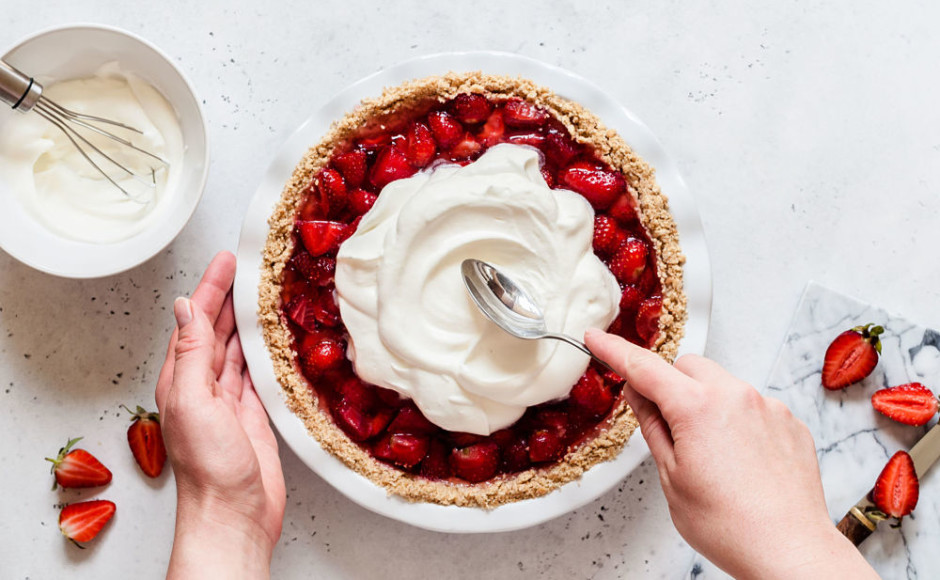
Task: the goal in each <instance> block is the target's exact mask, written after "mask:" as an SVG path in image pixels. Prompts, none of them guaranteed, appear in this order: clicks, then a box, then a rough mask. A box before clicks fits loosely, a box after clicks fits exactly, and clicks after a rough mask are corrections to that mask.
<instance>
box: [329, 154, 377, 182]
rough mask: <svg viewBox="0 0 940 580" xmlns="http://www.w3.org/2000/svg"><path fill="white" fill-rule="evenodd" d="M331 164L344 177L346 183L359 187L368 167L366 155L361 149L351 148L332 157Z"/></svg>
mask: <svg viewBox="0 0 940 580" xmlns="http://www.w3.org/2000/svg"><path fill="white" fill-rule="evenodd" d="M333 164H334V165H335V166H336V168H337V169H339V172H340V173H342V174H343V177H344V178H346V185H347V186H349V187H352V188H355V187H359V186H361V185H362V182H363V181H365V179H366V170H367V169H368V156H367V155H366V152H365V151H363V150H362V149H353V150H352V151H349V152H347V153H342V154H340V155H337V156H336V157H334V158H333Z"/></svg>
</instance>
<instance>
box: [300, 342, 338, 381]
mask: <svg viewBox="0 0 940 580" xmlns="http://www.w3.org/2000/svg"><path fill="white" fill-rule="evenodd" d="M344 360H346V352H345V350H344V349H343V345H342V344H340V342H339V341H337V340H333V339H331V338H325V339H323V340H321V341H320V342H318V343H316V344H314V345H313V346H312V347H310V348H308V349H307V350H305V351H303V352H302V353H300V368H301V369H303V371H304V375H306V377H307V378H309V379H316V378H317V377H319V376H320V375H322V374H323V373H325V372H328V371H331V370H335V369H337V368H339V366H340V365H341V364H342V363H343V361H344Z"/></svg>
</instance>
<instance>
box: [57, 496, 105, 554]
mask: <svg viewBox="0 0 940 580" xmlns="http://www.w3.org/2000/svg"><path fill="white" fill-rule="evenodd" d="M116 511H117V506H116V505H114V502H113V501H108V500H106V499H95V500H91V501H82V502H78V503H71V504H69V505H67V506H65V507H64V508H62V511H61V512H60V513H59V530H61V531H62V535H63V536H65V537H66V538H68V539H69V541H71V542H72V543H73V544H75V545H76V546H78V547H79V548H82V549H84V548H85V546H83V545H81V544H80V543H79V542H90V541H91V540H93V539H95V536H97V535H98V532H100V531H101V528H103V527H104V525H105V524H106V523H108V522H109V521H111V518H112V517H113V516H114V512H116Z"/></svg>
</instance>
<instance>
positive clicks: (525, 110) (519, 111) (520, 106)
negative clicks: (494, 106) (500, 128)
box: [503, 98, 549, 128]
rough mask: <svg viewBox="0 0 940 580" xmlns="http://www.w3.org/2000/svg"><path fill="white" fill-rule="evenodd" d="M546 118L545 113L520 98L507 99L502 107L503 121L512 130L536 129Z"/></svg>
mask: <svg viewBox="0 0 940 580" xmlns="http://www.w3.org/2000/svg"><path fill="white" fill-rule="evenodd" d="M548 118H549V117H548V113H547V112H545V111H544V110H542V109H540V108H538V107H536V106H535V105H533V104H532V103H529V102H527V101H523V100H522V99H520V98H512V99H509V100H508V101H506V105H505V106H504V107H503V119H504V120H505V121H506V125H508V126H510V127H513V128H531V127H538V126H540V125H544V124H545V122H546V121H548Z"/></svg>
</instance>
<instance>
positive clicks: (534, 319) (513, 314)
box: [460, 258, 617, 373]
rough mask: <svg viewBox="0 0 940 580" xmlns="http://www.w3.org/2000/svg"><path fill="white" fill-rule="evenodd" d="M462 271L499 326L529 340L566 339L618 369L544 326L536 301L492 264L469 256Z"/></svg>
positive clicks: (577, 342)
mask: <svg viewBox="0 0 940 580" xmlns="http://www.w3.org/2000/svg"><path fill="white" fill-rule="evenodd" d="M460 272H461V273H462V274H463V282H464V284H465V285H466V286H467V291H468V292H469V293H470V298H472V299H473V301H474V302H475V303H476V305H477V306H478V307H479V308H480V310H481V311H482V312H483V314H484V315H486V317H487V318H489V319H490V320H492V321H493V322H494V323H496V326H498V327H500V328H502V329H503V330H505V331H506V332H508V333H509V334H511V335H513V336H515V337H518V338H523V339H526V340H535V339H539V338H552V339H555V340H560V341H562V342H567V343H568V344H570V345H571V346H573V347H575V348H577V349H578V350H580V351H582V352H583V353H584V354H587V355H589V356H591V357H592V358H593V359H594V360H596V361H597V362H599V363H601V364H602V365H604V366H605V367H606V368H608V369H610V370H611V371H613V372H615V373H616V372H617V371H615V370H614V369H612V368H611V367H610V365H608V364H607V363H605V362H604V361H602V360H601V359H599V358H597V356H595V355H594V353H592V352H591V351H590V350H589V349H588V347H587V346H585V344H584V343H583V342H581V341H580V340H577V339H575V338H572V337H570V336H568V335H567V334H560V333H555V332H548V330H547V329H546V328H545V316H544V315H543V314H542V309H541V308H539V305H538V304H536V303H535V300H533V299H532V297H531V296H529V295H528V294H527V293H526V291H525V290H523V289H522V288H520V287H519V285H518V284H516V283H515V282H513V281H512V279H510V278H509V277H508V276H506V275H505V274H503V273H502V272H500V271H499V270H497V269H496V268H494V267H493V266H492V265H490V264H488V263H486V262H483V261H481V260H474V259H473V258H470V259H467V260H464V261H463V263H461V264H460Z"/></svg>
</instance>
